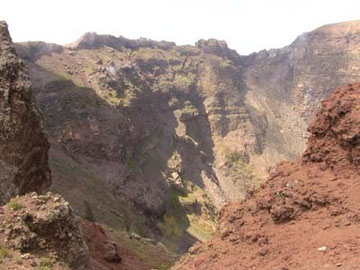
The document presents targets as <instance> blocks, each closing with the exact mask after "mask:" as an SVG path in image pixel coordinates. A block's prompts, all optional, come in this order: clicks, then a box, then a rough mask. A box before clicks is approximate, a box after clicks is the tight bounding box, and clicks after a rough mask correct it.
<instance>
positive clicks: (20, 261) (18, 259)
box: [15, 258, 23, 265]
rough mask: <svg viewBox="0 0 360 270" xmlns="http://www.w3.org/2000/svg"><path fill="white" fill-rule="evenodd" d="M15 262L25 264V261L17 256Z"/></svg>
mask: <svg viewBox="0 0 360 270" xmlns="http://www.w3.org/2000/svg"><path fill="white" fill-rule="evenodd" d="M15 263H16V264H17V265H22V264H23V261H22V260H21V259H20V258H16V260H15Z"/></svg>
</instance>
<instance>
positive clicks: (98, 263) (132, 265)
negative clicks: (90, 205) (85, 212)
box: [82, 220, 148, 270]
mask: <svg viewBox="0 0 360 270" xmlns="http://www.w3.org/2000/svg"><path fill="white" fill-rule="evenodd" d="M82 227H83V232H84V235H85V238H86V242H87V244H88V247H89V250H90V254H91V260H92V267H93V268H94V269H96V270H130V269H131V270H143V269H148V267H147V266H146V264H145V262H144V261H143V260H142V259H140V258H139V257H138V256H136V255H135V254H134V253H132V252H130V251H129V250H127V249H126V248H125V247H123V246H122V245H121V244H120V243H119V242H118V241H116V240H115V239H113V238H111V237H110V236H109V235H108V234H106V232H105V231H104V229H103V228H102V227H101V226H100V225H98V224H96V223H92V222H89V221H86V220H82ZM109 244H110V245H111V244H113V245H116V247H117V253H118V255H119V257H120V258H121V261H118V262H109V261H107V260H106V259H105V256H106V255H107V253H108V252H109V251H108V249H107V246H108V245H109Z"/></svg>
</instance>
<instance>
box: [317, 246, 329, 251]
mask: <svg viewBox="0 0 360 270" xmlns="http://www.w3.org/2000/svg"><path fill="white" fill-rule="evenodd" d="M327 249H328V248H327V246H322V247H319V248H318V251H320V252H325V251H326V250H327Z"/></svg>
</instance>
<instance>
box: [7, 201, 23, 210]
mask: <svg viewBox="0 0 360 270" xmlns="http://www.w3.org/2000/svg"><path fill="white" fill-rule="evenodd" d="M9 207H10V209H12V210H13V211H17V210H20V209H21V208H24V206H23V205H22V204H20V203H19V202H17V201H16V200H14V199H12V200H11V201H10V202H9Z"/></svg>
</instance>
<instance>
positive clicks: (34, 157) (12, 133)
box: [0, 22, 50, 204]
mask: <svg viewBox="0 0 360 270" xmlns="http://www.w3.org/2000/svg"><path fill="white" fill-rule="evenodd" d="M48 149H49V143H48V141H47V139H46V137H45V135H44V133H43V127H42V123H41V120H40V116H39V114H38V113H37V111H36V109H35V107H34V103H33V99H32V96H31V86H30V80H29V77H28V73H27V70H26V68H25V65H24V63H23V62H22V61H20V60H19V59H18V57H17V54H16V52H15V48H14V46H13V44H12V42H11V38H10V35H9V32H8V29H7V25H6V23H5V22H0V172H1V173H0V204H2V203H5V202H7V201H8V200H9V199H10V198H11V197H13V196H15V195H17V194H24V193H26V192H29V191H39V192H40V191H43V190H44V189H45V188H47V187H49V185H50V171H49V167H48Z"/></svg>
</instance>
